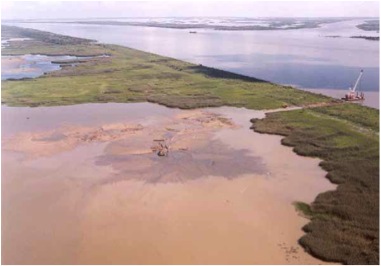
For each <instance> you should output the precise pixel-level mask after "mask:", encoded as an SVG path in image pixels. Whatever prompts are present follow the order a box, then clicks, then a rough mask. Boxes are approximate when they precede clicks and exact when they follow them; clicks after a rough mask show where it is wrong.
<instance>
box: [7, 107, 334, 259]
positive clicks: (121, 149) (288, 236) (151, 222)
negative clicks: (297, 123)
mask: <svg viewBox="0 0 381 266" xmlns="http://www.w3.org/2000/svg"><path fill="white" fill-rule="evenodd" d="M218 110H221V109H216V110H208V111H205V110H202V111H181V113H180V115H177V116H176V115H173V117H170V118H169V119H163V121H161V122H160V123H155V124H144V123H143V121H140V122H141V123H140V122H139V121H124V122H123V123H106V124H105V125H97V126H89V127H76V126H62V127H60V128H57V129H55V130H54V131H46V132H35V133H30V132H24V133H20V134H17V135H16V136H13V137H12V138H11V139H10V140H4V141H3V143H4V144H5V145H3V154H2V155H3V157H2V165H3V172H4V173H5V175H4V176H3V178H2V185H3V193H2V207H3V208H2V226H3V228H2V262H3V263H6V264H318V263H322V262H321V261H319V260H317V259H315V258H313V257H311V256H310V255H309V254H307V253H305V252H304V251H303V250H302V249H301V248H300V247H299V248H298V247H297V245H298V244H297V240H298V239H299V238H300V236H301V235H302V234H303V232H302V230H301V227H302V226H303V225H304V224H305V223H306V221H307V220H306V219H305V218H303V217H300V216H298V215H297V213H296V212H295V210H294V206H293V205H292V202H294V201H296V200H297V201H304V202H310V201H311V200H312V199H313V198H314V197H315V196H316V194H317V193H318V192H320V191H325V190H327V189H330V188H331V185H330V184H329V182H328V181H327V180H326V179H324V175H325V172H324V171H323V170H322V169H320V168H319V166H318V163H319V160H317V159H311V158H305V157H300V156H297V155H296V154H294V153H293V152H292V150H291V149H289V148H287V147H284V146H281V145H280V139H281V138H280V137H278V136H269V135H260V134H257V133H253V132H251V131H250V130H249V125H248V124H249V122H248V121H249V119H250V118H252V117H253V113H252V112H249V111H247V113H246V111H245V110H239V109H234V110H233V109H232V110H230V109H229V110H227V111H226V110H225V111H224V112H220V113H218ZM261 115H263V113H261ZM231 117H233V119H230V118H231ZM142 120H144V119H142ZM241 120H242V121H243V122H242V123H240V122H239V121H241ZM33 121H34V120H33V119H32V120H31V122H33ZM139 123H140V124H139ZM245 125H247V127H245ZM101 128H102V129H101ZM68 139H71V141H72V142H70V141H68ZM17 140H19V141H17ZM155 140H157V141H155ZM157 142H163V143H164V142H165V145H167V147H168V150H169V152H168V154H167V156H163V157H159V156H157V154H156V153H155V152H153V151H152V149H151V148H152V146H153V145H155V143H156V144H157ZM54 146H55V148H54ZM44 149H46V150H48V152H44ZM14 151H17V153H14ZM19 153H25V154H29V156H30V157H29V159H27V160H25V159H24V158H22V156H20V155H19ZM206 251H207V252H206Z"/></svg>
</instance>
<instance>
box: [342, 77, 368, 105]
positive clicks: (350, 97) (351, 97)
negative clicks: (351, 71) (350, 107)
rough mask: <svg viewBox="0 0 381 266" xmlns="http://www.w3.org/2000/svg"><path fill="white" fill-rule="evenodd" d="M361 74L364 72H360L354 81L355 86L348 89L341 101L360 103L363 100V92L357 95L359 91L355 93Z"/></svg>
mask: <svg viewBox="0 0 381 266" xmlns="http://www.w3.org/2000/svg"><path fill="white" fill-rule="evenodd" d="M363 73H364V70H361V71H360V74H359V76H358V78H357V80H356V83H355V85H354V86H353V87H349V92H348V93H347V94H345V97H344V98H343V100H346V101H362V100H364V99H365V95H364V93H363V92H361V93H359V91H357V87H358V85H359V84H360V81H361V77H362V75H363Z"/></svg>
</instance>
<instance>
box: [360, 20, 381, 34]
mask: <svg viewBox="0 0 381 266" xmlns="http://www.w3.org/2000/svg"><path fill="white" fill-rule="evenodd" d="M356 27H357V28H359V29H361V30H365V31H377V32H379V31H380V21H379V20H367V21H365V22H364V23H363V24H360V25H357V26H356Z"/></svg>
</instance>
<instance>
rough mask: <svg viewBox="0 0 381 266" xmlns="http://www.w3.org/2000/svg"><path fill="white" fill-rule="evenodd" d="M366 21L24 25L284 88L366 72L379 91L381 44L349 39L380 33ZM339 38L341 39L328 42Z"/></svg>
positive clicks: (337, 83)
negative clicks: (270, 26) (294, 25)
mask: <svg viewBox="0 0 381 266" xmlns="http://www.w3.org/2000/svg"><path fill="white" fill-rule="evenodd" d="M362 22H363V20H361V19H357V20H351V21H343V22H337V23H329V24H326V25H323V26H321V27H320V28H316V29H300V30H285V31H282V30H280V31H278V30H273V31H234V32H232V31H215V30H205V29H200V30H197V34H189V31H188V30H178V29H165V28H149V27H131V26H106V25H104V26H102V25H79V24H54V23H40V24H38V23H28V24H22V23H20V24H18V26H21V27H31V28H36V29H40V30H47V31H51V32H55V33H60V34H66V35H71V36H76V37H84V38H91V39H96V40H98V41H100V42H104V43H113V44H119V45H125V46H128V47H132V48H136V49H140V50H143V51H148V52H153V53H157V54H160V55H164V56H170V57H174V58H177V59H182V60H186V61H189V62H193V63H197V64H203V65H207V66H212V67H216V68H221V69H225V70H230V71H233V72H237V73H240V74H245V75H250V76H254V77H257V78H260V79H265V80H269V81H273V82H279V83H281V84H292V85H296V86H300V87H306V88H332V89H346V88H348V87H349V86H350V85H351V83H352V82H353V79H355V78H356V76H357V73H358V72H359V71H360V69H364V73H365V74H364V79H363V84H362V86H363V89H364V90H372V91H378V88H379V60H378V59H379V47H378V46H379V42H377V41H368V40H363V39H351V38H347V37H348V36H352V35H377V36H378V35H379V34H378V33H374V32H365V31H362V30H360V29H358V28H356V27H355V26H356V25H358V24H361V23H362ZM329 35H339V36H342V37H340V38H328V37H326V36H329Z"/></svg>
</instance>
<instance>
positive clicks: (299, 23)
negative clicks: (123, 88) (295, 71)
mask: <svg viewBox="0 0 381 266" xmlns="http://www.w3.org/2000/svg"><path fill="white" fill-rule="evenodd" d="M344 20H346V19H343V18H314V19H311V18H261V19H251V18H242V19H240V20H234V19H226V20H221V21H219V22H214V21H209V20H190V19H185V20H170V19H168V20H165V19H156V20H147V21H139V20H131V21H118V20H88V21H55V22H54V23H68V24H90V25H114V26H143V27H155V28H172V29H212V30H228V31H254V30H295V29H305V28H317V27H320V25H321V24H326V23H333V22H340V21H344ZM18 22H20V23H35V22H36V21H29V20H21V21H18ZM51 22H52V21H38V23H51Z"/></svg>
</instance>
